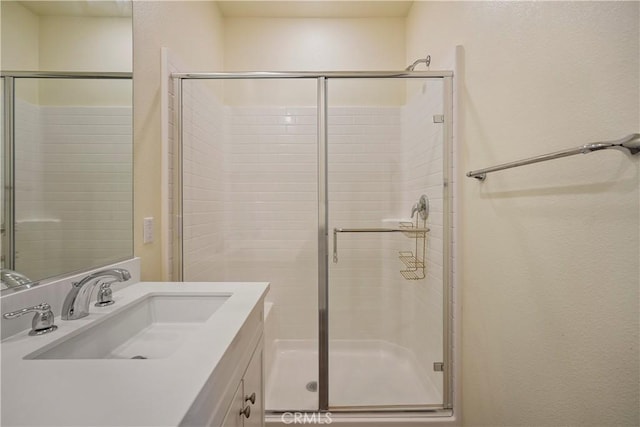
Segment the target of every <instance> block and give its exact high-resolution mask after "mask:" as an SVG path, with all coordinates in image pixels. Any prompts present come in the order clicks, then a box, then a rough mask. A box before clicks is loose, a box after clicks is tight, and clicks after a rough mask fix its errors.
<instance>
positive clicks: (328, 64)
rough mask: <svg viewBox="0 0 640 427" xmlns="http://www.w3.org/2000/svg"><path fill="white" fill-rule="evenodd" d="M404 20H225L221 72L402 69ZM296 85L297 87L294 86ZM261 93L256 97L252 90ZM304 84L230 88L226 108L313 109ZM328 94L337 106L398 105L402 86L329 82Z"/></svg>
mask: <svg viewBox="0 0 640 427" xmlns="http://www.w3.org/2000/svg"><path fill="white" fill-rule="evenodd" d="M404 25H405V20H404V18H358V19H355V18H353V19H333V18H323V19H315V18H227V19H225V31H224V35H225V44H224V52H225V60H224V68H225V70H226V71H317V70H332V71H351V70H377V71H381V70H398V69H403V68H404V67H405V40H404V37H405V28H404ZM296 84H297V86H296ZM258 87H259V90H261V91H262V92H261V93H260V96H256V92H255V90H257V89H258ZM307 87H308V82H307V84H306V85H305V82H290V81H287V82H269V83H266V84H265V83H264V82H261V83H260V84H259V85H257V87H254V86H252V85H251V84H250V83H245V84H239V83H235V84H233V85H232V88H231V90H227V92H226V96H225V102H226V103H228V104H230V105H256V104H262V105H275V104H285V105H315V103H316V93H315V91H314V90H312V91H309V90H306V88H307ZM329 96H330V97H331V102H332V103H333V104H339V105H377V106H380V105H400V104H402V103H403V101H404V86H403V83H402V82H398V84H397V85H392V84H385V85H383V86H381V85H379V84H377V83H376V82H370V84H368V85H364V84H360V85H358V87H355V86H354V85H350V84H349V82H348V81H346V82H345V81H334V82H332V85H331V88H330V93H329Z"/></svg>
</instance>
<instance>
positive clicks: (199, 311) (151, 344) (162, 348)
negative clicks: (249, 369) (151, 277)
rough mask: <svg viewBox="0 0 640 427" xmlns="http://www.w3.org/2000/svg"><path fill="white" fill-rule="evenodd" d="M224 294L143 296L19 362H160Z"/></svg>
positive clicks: (219, 303)
mask: <svg viewBox="0 0 640 427" xmlns="http://www.w3.org/2000/svg"><path fill="white" fill-rule="evenodd" d="M229 297H230V295H223V294H220V295H212V294H206V295H194V294H189V295H179V294H174V295H172V294H162V295H154V294H150V295H147V296H146V297H145V298H143V299H142V300H139V301H135V302H132V303H131V304H130V305H129V306H127V307H125V308H124V309H121V310H117V311H115V312H113V313H111V314H109V315H106V316H105V318H104V319H101V320H98V321H96V322H95V323H94V324H92V325H91V326H90V327H89V328H87V329H84V330H79V331H78V332H79V333H77V334H73V335H72V336H70V337H69V338H67V339H66V340H64V341H62V342H60V343H55V342H54V343H52V345H50V346H47V347H44V348H41V349H39V350H38V351H36V352H33V353H31V354H29V355H27V356H25V359H135V360H144V359H163V358H167V357H169V356H171V354H172V353H174V352H175V351H176V350H177V349H178V348H179V347H180V345H181V344H182V343H183V342H185V341H186V340H187V339H188V338H189V337H190V336H191V335H192V334H193V333H194V332H195V331H197V330H198V329H200V328H201V327H202V325H204V324H205V322H207V320H208V319H209V318H210V317H211V316H212V315H213V314H214V313H215V312H216V311H217V310H218V309H219V308H220V307H222V305H223V304H224V303H225V302H226V301H227V300H228V299H229Z"/></svg>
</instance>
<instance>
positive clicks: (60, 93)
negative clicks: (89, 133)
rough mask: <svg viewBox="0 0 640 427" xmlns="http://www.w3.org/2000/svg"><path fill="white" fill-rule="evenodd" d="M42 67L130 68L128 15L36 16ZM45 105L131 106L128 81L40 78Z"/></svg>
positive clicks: (47, 68) (91, 69)
mask: <svg viewBox="0 0 640 427" xmlns="http://www.w3.org/2000/svg"><path fill="white" fill-rule="evenodd" d="M39 46H40V70H44V71H101V72H114V71H118V72H127V71H129V72H130V71H131V70H132V60H133V52H132V49H133V41H132V28H131V18H130V17H123V18H119V17H93V16H42V17H40V42H39ZM40 103H41V104H43V105H101V106H104V105H121V106H127V105H128V106H130V105H131V84H130V83H126V82H122V81H108V80H100V81H91V80H88V81H78V80H55V81H46V82H45V81H43V82H40Z"/></svg>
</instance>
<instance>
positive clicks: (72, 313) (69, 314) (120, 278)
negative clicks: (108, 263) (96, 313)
mask: <svg viewBox="0 0 640 427" xmlns="http://www.w3.org/2000/svg"><path fill="white" fill-rule="evenodd" d="M104 277H111V278H113V279H115V281H116V282H126V281H127V280H129V279H131V274H130V273H129V272H128V271H127V270H125V269H122V268H110V269H108V270H101V271H96V272H95V273H92V274H90V275H88V276H87V277H85V278H83V279H82V280H80V281H79V282H74V283H72V284H71V290H70V291H69V293H68V294H67V297H66V298H65V300H64V304H63V305H62V320H75V319H81V318H83V317H85V316H88V315H89V302H90V300H91V292H92V291H93V288H94V287H95V286H96V285H97V284H98V283H100V282H101V280H100V279H102V278H104Z"/></svg>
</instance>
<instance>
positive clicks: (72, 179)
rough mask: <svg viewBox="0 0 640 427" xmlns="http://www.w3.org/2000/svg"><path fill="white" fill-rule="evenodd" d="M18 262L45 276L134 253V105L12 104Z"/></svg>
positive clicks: (18, 265) (29, 272) (37, 275)
mask: <svg viewBox="0 0 640 427" xmlns="http://www.w3.org/2000/svg"><path fill="white" fill-rule="evenodd" d="M15 117H16V121H15V126H16V141H17V143H16V149H15V156H16V200H17V203H16V268H17V269H18V270H19V271H20V272H22V273H24V274H26V275H27V276H29V277H35V278H43V277H50V276H52V275H57V274H60V272H61V271H75V270H78V269H81V268H85V267H86V266H87V265H96V263H100V262H104V261H109V260H111V261H115V260H118V259H122V258H123V257H124V256H123V254H125V256H126V255H127V254H128V255H130V254H131V252H132V247H131V230H132V224H131V211H132V203H133V198H132V174H131V170H132V155H131V151H132V145H131V118H132V114H131V107H52V106H36V105H33V104H30V103H28V102H25V101H24V100H20V99H18V100H17V102H16V115H15Z"/></svg>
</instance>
